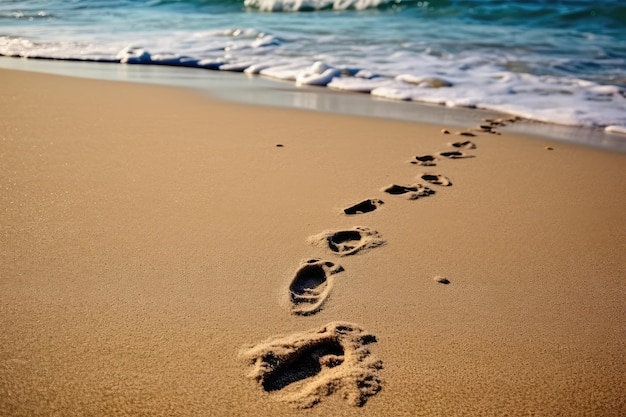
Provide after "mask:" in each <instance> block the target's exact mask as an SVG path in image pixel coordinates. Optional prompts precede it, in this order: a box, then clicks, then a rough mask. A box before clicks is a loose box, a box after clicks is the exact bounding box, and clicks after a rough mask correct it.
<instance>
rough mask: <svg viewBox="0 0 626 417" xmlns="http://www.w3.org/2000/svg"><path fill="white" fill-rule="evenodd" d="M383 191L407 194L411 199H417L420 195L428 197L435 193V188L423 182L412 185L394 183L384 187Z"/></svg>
mask: <svg viewBox="0 0 626 417" xmlns="http://www.w3.org/2000/svg"><path fill="white" fill-rule="evenodd" d="M381 191H383V192H385V193H387V194H392V195H405V196H406V198H408V199H409V200H417V199H418V198H420V197H428V196H429V195H432V194H435V191H434V190H431V189H430V188H428V187H424V186H423V185H421V184H415V185H410V186H405V185H397V184H392V185H389V186H387V187H384V188H383V189H382V190H381Z"/></svg>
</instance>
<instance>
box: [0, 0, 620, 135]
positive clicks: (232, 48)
mask: <svg viewBox="0 0 626 417" xmlns="http://www.w3.org/2000/svg"><path fill="white" fill-rule="evenodd" d="M0 54H2V55H5V56H21V57H29V58H52V59H66V60H86V61H101V62H120V63H125V64H145V65H181V66H189V67H197V68H202V69H208V70H222V71H224V70H226V71H246V72H247V73H250V74H261V75H263V76H267V77H272V78H276V79H280V80H284V81H287V82H291V83H295V84H296V85H318V86H325V87H327V88H332V89H335V90H339V91H360V92H365V93H370V94H372V95H374V96H377V97H383V98H388V99H396V100H409V101H411V100H412V101H418V102H426V103H437V104H441V105H446V106H449V107H470V108H473V107H476V108H484V109H489V110H496V111H502V112H506V113H510V114H514V115H518V116H522V117H525V118H528V119H532V120H539V121H545V122H550V123H557V124H564V125H577V126H591V127H605V126H617V127H613V128H611V129H613V130H620V129H621V128H620V126H621V127H624V126H626V3H625V2H623V1H609V0H604V1H594V2H592V1H572V0H569V1H537V0H535V1H530V0H526V1H477V0H472V1H470V0H457V1H454V0H447V1H444V0H440V1H430V2H429V1H424V2H422V1H418V2H415V1H410V2H409V1H384V0H335V1H332V0H282V1H280V0H246V1H245V2H244V0H221V1H215V0H213V1H208V0H204V1H202V0H195V1H175V0H161V1H157V0H153V1H132V0H114V1H98V0H74V1H59V0H52V1H43V0H32V1H8V2H7V1H4V2H2V3H0Z"/></svg>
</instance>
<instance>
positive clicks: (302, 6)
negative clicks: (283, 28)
mask: <svg viewBox="0 0 626 417" xmlns="http://www.w3.org/2000/svg"><path fill="white" fill-rule="evenodd" d="M398 2H399V1H396V0H245V1H244V5H245V6H246V7H250V8H255V9H259V10H261V11H263V12H299V11H309V10H324V9H332V10H348V9H353V10H365V9H369V8H376V7H380V6H382V5H385V4H390V3H398Z"/></svg>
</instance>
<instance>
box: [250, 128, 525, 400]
mask: <svg viewBox="0 0 626 417" xmlns="http://www.w3.org/2000/svg"><path fill="white" fill-rule="evenodd" d="M515 120H516V119H507V120H506V121H507V122H514V121H515ZM485 122H486V123H487V124H481V125H479V126H478V128H477V129H474V130H472V131H463V132H455V134H457V135H459V136H464V137H475V136H477V135H476V133H474V132H479V133H489V134H499V132H497V131H495V130H494V129H495V128H497V127H500V126H504V125H505V120H503V119H487V120H485ZM441 132H442V133H443V134H450V132H449V131H448V130H445V129H444V130H442V131H441ZM448 145H449V146H450V147H451V148H454V150H452V151H443V152H438V153H435V154H431V155H419V156H415V157H414V158H412V159H411V160H410V161H409V162H410V163H411V164H414V165H419V166H424V167H434V166H436V165H437V163H439V162H440V161H444V160H447V159H451V160H454V159H465V158H474V157H475V155H472V154H468V153H466V152H465V151H466V150H474V149H476V148H477V145H476V143H474V142H473V141H471V140H462V141H457V142H451V143H448ZM460 149H462V150H463V151H461V150H460ZM416 179H417V180H418V181H419V182H417V183H413V184H408V185H400V184H391V185H388V186H386V187H383V188H381V189H380V192H383V193H385V194H388V195H390V196H397V197H404V198H406V199H408V200H417V199H420V198H425V197H429V196H432V195H434V194H436V192H435V190H433V189H431V188H430V186H431V185H434V186H437V187H449V186H451V185H452V181H451V180H450V179H449V178H448V177H446V176H445V175H442V174H440V173H437V172H422V173H420V174H419V175H418V176H417V178H416ZM383 204H384V202H383V201H382V200H380V199H377V198H371V199H366V200H363V201H360V202H357V203H355V204H352V205H350V206H348V207H346V208H345V209H343V214H344V215H346V216H350V217H351V216H355V215H360V214H365V213H370V212H372V211H375V210H377V209H378V208H380V207H381V206H382V205H383ZM308 241H309V243H311V244H314V245H317V246H320V247H322V248H325V249H327V250H328V252H329V254H333V255H336V256H339V257H343V256H350V255H355V254H357V253H363V252H366V251H368V250H371V249H374V248H376V247H378V246H381V245H384V244H385V241H384V240H383V238H382V236H381V235H380V233H379V232H378V231H376V230H374V229H371V228H369V227H364V226H355V227H352V228H347V229H340V230H326V231H323V232H321V233H319V234H317V235H314V236H311V237H309V238H308ZM343 271H344V268H343V267H342V266H341V265H339V264H337V263H336V262H334V261H330V260H324V259H319V258H312V259H308V260H306V261H304V262H302V263H301V264H300V266H299V267H298V268H297V270H296V271H295V273H294V275H293V278H292V279H291V282H290V284H289V288H288V297H289V310H290V312H291V314H294V315H297V316H310V315H313V314H316V313H317V312H319V311H320V310H321V309H322V307H323V305H324V303H326V302H327V301H328V299H329V296H330V293H331V291H332V289H333V286H334V284H335V279H336V277H338V276H341V275H342V274H341V273H342V272H343ZM434 280H435V282H438V283H440V284H449V283H450V281H449V280H448V279H447V278H444V277H440V276H437V277H435V278H434ZM376 341H377V340H376V336H374V335H372V334H369V333H367V332H366V331H365V330H363V329H361V328H360V327H359V326H357V325H355V324H352V323H342V322H332V323H329V324H327V325H325V326H322V327H321V328H317V329H312V330H309V331H305V332H302V333H297V334H293V335H290V336H284V337H274V338H270V339H268V340H266V341H264V342H261V343H258V344H256V345H252V346H248V347H246V348H244V349H243V350H242V352H241V354H240V356H241V357H242V358H243V359H245V360H246V361H247V362H248V363H249V365H250V366H251V368H252V370H251V371H250V373H249V376H250V377H251V378H253V379H254V380H255V381H257V382H258V383H259V384H260V385H261V387H262V388H263V390H264V391H266V392H268V393H270V395H272V396H274V397H275V398H276V399H278V400H281V401H286V402H289V403H292V404H294V405H295V406H297V407H300V408H309V407H312V406H314V405H315V404H317V403H318V402H320V401H321V400H322V399H323V397H324V396H328V395H331V394H332V393H335V392H337V393H340V394H341V395H342V397H343V398H344V399H345V400H346V401H348V402H349V403H351V404H353V405H356V406H362V405H364V404H365V403H366V402H367V400H368V398H369V397H371V396H373V395H375V394H376V393H377V392H379V391H380V390H381V379H380V376H379V372H380V370H381V369H382V367H383V366H382V362H381V361H380V360H378V359H377V358H376V357H375V356H374V355H373V354H372V352H371V351H370V349H369V345H371V344H372V343H375V342H376Z"/></svg>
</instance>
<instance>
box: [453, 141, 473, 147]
mask: <svg viewBox="0 0 626 417" xmlns="http://www.w3.org/2000/svg"><path fill="white" fill-rule="evenodd" d="M450 146H452V147H454V148H462V149H476V144H475V143H474V142H472V141H470V140H466V141H463V142H453V143H450Z"/></svg>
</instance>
